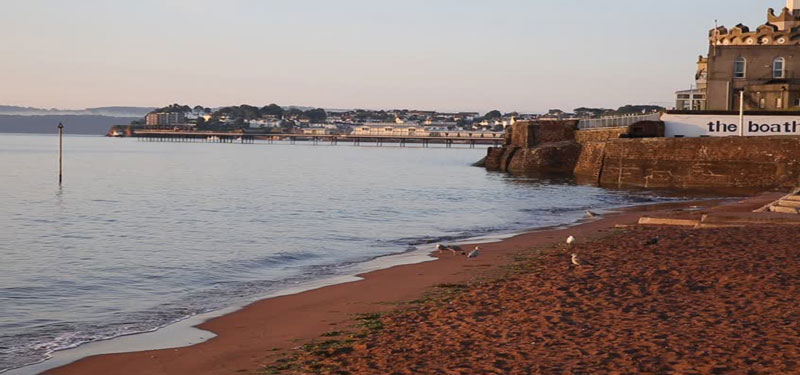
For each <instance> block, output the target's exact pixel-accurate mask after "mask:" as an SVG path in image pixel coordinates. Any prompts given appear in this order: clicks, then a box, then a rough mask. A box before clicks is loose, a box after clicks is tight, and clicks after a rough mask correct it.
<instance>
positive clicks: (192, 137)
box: [131, 130, 503, 148]
mask: <svg viewBox="0 0 800 375" xmlns="http://www.w3.org/2000/svg"><path fill="white" fill-rule="evenodd" d="M131 137H133V138H137V139H138V140H139V141H146V142H202V143H239V144H252V143H255V141H256V140H261V141H265V142H266V143H274V142H275V141H286V142H289V143H290V144H295V143H297V142H298V141H303V142H311V143H313V144H321V143H327V144H330V145H337V144H339V143H340V142H345V143H350V144H352V145H354V146H360V145H361V144H362V143H371V144H375V145H377V146H383V144H384V143H389V144H398V145H400V146H401V147H404V146H406V145H408V144H419V145H422V147H429V146H430V145H432V144H441V145H444V146H445V147H448V148H450V147H453V145H455V144H463V145H468V146H469V147H470V148H475V147H476V146H477V145H493V146H500V145H502V144H503V138H497V137H445V136H413V135H408V136H405V135H385V136H383V135H333V134H324V135H322V134H321V135H313V134H254V133H243V132H215V131H171V130H136V131H135V132H134V133H133V134H132V135H131Z"/></svg>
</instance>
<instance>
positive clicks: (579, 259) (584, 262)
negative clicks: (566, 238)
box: [572, 254, 592, 267]
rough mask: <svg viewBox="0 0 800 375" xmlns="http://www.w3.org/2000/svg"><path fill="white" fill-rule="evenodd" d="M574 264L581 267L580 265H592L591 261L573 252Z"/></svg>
mask: <svg viewBox="0 0 800 375" xmlns="http://www.w3.org/2000/svg"><path fill="white" fill-rule="evenodd" d="M572 264H574V265H576V266H579V267H580V266H590V265H592V264H591V263H589V262H586V261H584V260H581V258H579V257H578V254H572Z"/></svg>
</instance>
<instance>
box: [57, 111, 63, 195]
mask: <svg viewBox="0 0 800 375" xmlns="http://www.w3.org/2000/svg"><path fill="white" fill-rule="evenodd" d="M63 175H64V124H62V123H60V122H59V123H58V186H61V182H62V181H63Z"/></svg>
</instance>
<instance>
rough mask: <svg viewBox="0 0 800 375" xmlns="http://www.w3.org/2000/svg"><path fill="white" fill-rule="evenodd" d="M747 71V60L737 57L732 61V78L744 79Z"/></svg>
mask: <svg viewBox="0 0 800 375" xmlns="http://www.w3.org/2000/svg"><path fill="white" fill-rule="evenodd" d="M746 71H747V60H746V59H745V58H744V57H737V58H736V60H734V61H733V78H744V77H745V72H746Z"/></svg>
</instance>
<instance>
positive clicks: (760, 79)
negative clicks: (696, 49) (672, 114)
mask: <svg viewBox="0 0 800 375" xmlns="http://www.w3.org/2000/svg"><path fill="white" fill-rule="evenodd" d="M709 40H710V44H711V45H710V47H709V52H708V57H707V58H703V57H701V58H700V61H699V62H698V73H697V76H696V79H697V92H690V93H686V92H682V93H677V94H678V95H690V96H692V98H688V100H689V101H688V102H687V101H686V100H681V99H687V98H679V100H678V102H680V104H682V105H684V106H689V107H691V108H692V109H695V108H698V107H699V108H701V109H708V110H738V109H739V101H740V98H739V97H740V94H741V93H744V99H745V100H744V107H745V109H747V110H785V109H795V110H800V58H798V59H795V58H794V54H795V53H797V51H798V47H800V0H788V1H787V4H786V8H784V9H783V10H782V11H781V13H780V14H778V15H776V14H775V11H774V10H773V9H769V11H768V12H767V23H765V24H763V25H761V26H759V27H757V28H756V29H755V30H750V28H749V27H747V26H744V25H742V24H739V25H736V26H735V27H733V28H732V29H730V30H728V29H727V28H725V27H718V28H715V29H713V30H711V31H710V33H709ZM701 97H704V98H705V108H702V102H701V101H700V100H699V99H700V98H701ZM693 98H694V99H693Z"/></svg>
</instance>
